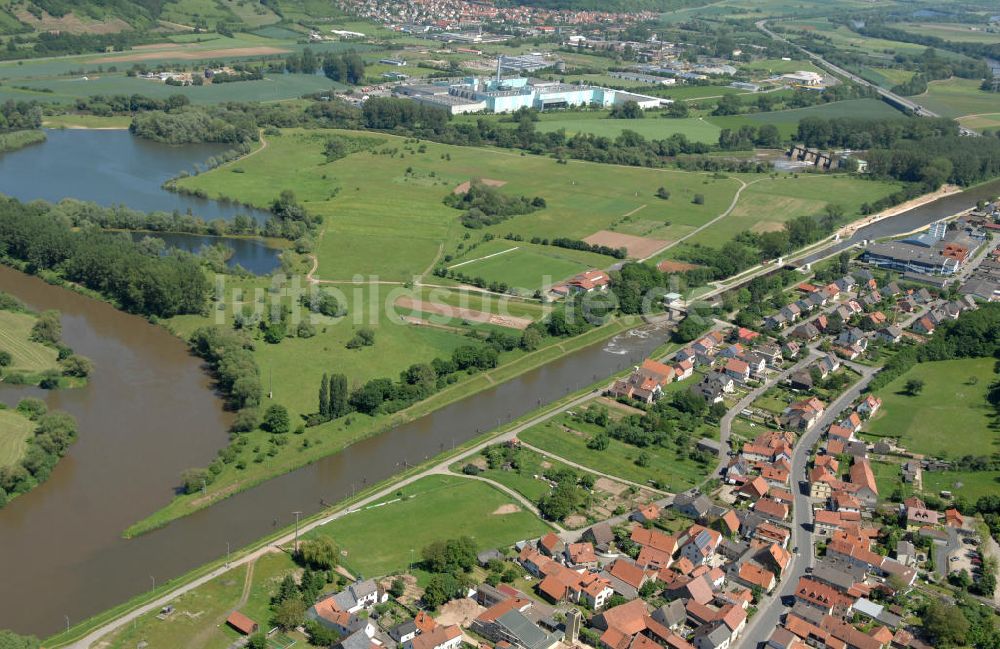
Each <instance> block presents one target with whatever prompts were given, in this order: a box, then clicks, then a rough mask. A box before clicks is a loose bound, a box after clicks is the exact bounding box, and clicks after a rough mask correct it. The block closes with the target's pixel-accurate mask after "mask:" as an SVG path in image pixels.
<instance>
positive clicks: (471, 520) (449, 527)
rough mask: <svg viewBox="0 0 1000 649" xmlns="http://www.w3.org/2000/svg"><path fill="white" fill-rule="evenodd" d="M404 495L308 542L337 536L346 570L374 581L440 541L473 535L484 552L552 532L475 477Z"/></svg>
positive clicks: (441, 480) (445, 480) (425, 484)
mask: <svg viewBox="0 0 1000 649" xmlns="http://www.w3.org/2000/svg"><path fill="white" fill-rule="evenodd" d="M400 494H401V495H399V494H397V495H393V496H391V497H388V498H386V500H385V501H383V502H382V503H378V504H376V505H371V506H369V507H368V508H366V509H364V510H362V511H359V512H356V513H352V514H348V515H346V516H344V517H343V518H340V519H338V520H336V521H334V522H332V523H330V524H328V525H324V526H323V527H321V528H319V529H317V530H314V531H313V532H310V533H309V534H308V535H307V538H309V537H315V536H329V537H331V538H332V539H333V540H334V542H335V543H336V544H337V545H338V546H339V547H340V549H341V552H342V554H343V555H344V556H343V557H342V561H343V563H344V565H345V566H347V567H348V568H349V569H350V570H351V571H353V572H354V573H355V574H360V575H364V576H365V577H374V576H377V575H385V574H391V573H393V572H397V571H400V572H401V571H405V570H406V569H407V566H408V565H409V564H410V561H411V559H412V560H413V561H415V562H419V561H420V560H421V559H420V551H421V550H422V549H423V548H424V547H425V546H427V545H429V544H430V543H432V542H434V541H440V540H446V539H451V538H457V537H459V536H472V537H473V538H474V539H475V542H476V546H477V548H478V549H479V550H488V549H492V548H498V547H503V546H506V545H510V544H511V543H514V542H515V541H519V540H522V539H530V538H534V537H538V536H541V535H543V534H545V533H546V532H547V531H549V527H548V525H546V524H545V523H543V522H542V521H541V519H539V518H538V517H537V516H535V515H534V514H533V513H531V512H529V511H525V510H524V509H522V508H521V506H520V505H516V504H515V503H514V501H513V500H512V499H511V498H510V497H508V496H507V495H505V494H504V493H502V492H500V491H498V490H497V489H495V488H493V487H491V486H490V485H488V484H486V483H483V482H479V481H476V480H472V479H469V478H462V477H458V476H436V475H435V476H429V477H426V478H421V479H420V480H418V481H417V482H415V483H414V484H412V485H410V486H408V487H404V488H402V489H401V490H400ZM511 505H513V507H511Z"/></svg>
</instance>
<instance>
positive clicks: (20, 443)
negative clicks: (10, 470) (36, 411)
mask: <svg viewBox="0 0 1000 649" xmlns="http://www.w3.org/2000/svg"><path fill="white" fill-rule="evenodd" d="M34 430H35V424H34V423H33V422H32V421H31V420H30V419H28V418H27V417H25V416H23V415H22V414H21V413H19V412H17V411H16V410H13V409H6V408H0V467H5V466H10V465H12V464H14V463H16V462H17V461H18V460H20V459H21V458H22V457H24V454H25V452H27V450H28V440H29V439H31V436H32V434H33V433H34Z"/></svg>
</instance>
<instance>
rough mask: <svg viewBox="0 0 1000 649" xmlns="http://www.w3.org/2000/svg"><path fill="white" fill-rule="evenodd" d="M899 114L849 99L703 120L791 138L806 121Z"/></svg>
mask: <svg viewBox="0 0 1000 649" xmlns="http://www.w3.org/2000/svg"><path fill="white" fill-rule="evenodd" d="M901 115H902V114H901V113H900V112H899V111H897V110H896V109H895V108H893V107H892V106H890V105H889V104H887V103H885V102H884V101H880V100H878V99H849V100H847V101H836V102H831V103H829V104H817V105H816V106H809V107H807V108H792V109H789V110H776V111H771V112H768V113H748V114H746V115H728V116H724V117H706V118H705V119H706V120H708V121H709V122H711V123H712V124H715V125H716V126H718V127H719V128H730V129H738V128H739V127H741V126H743V125H745V124H750V125H752V126H761V125H763V124H773V125H774V126H777V127H778V131H779V132H780V133H781V135H782V137H785V138H790V137H794V135H795V133H796V131H797V130H798V126H799V122H800V121H801V120H802V119H804V118H806V117H823V118H826V119H831V118H834V117H869V118H888V117H900V116H901Z"/></svg>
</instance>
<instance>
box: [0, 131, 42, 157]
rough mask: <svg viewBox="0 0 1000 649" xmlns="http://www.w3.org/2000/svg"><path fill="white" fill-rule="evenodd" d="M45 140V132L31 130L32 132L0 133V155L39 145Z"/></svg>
mask: <svg viewBox="0 0 1000 649" xmlns="http://www.w3.org/2000/svg"><path fill="white" fill-rule="evenodd" d="M46 139H48V138H47V136H46V135H45V131H42V130H38V129H36V130H33V131H9V132H7V133H0V153H8V152H10V151H17V150H18V149H23V148H24V147H26V146H29V145H31V144H39V143H41V142H44V141H45V140H46Z"/></svg>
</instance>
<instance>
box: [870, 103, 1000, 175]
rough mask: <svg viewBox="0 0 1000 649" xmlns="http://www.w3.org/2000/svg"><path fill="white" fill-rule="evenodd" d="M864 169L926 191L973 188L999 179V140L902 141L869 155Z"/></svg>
mask: <svg viewBox="0 0 1000 649" xmlns="http://www.w3.org/2000/svg"><path fill="white" fill-rule="evenodd" d="M921 121H923V120H921ZM868 169H869V171H870V172H871V174H872V175H873V176H874V177H877V178H895V179H897V180H903V181H909V182H916V183H920V184H921V185H922V186H923V187H925V188H926V189H928V190H934V189H937V188H938V187H940V186H941V185H942V184H944V183H946V182H947V183H953V184H956V185H963V186H968V185H974V184H976V183H978V182H982V181H983V180H988V179H990V178H994V177H996V176H997V175H1000V137H992V136H990V135H986V136H984V137H961V136H958V135H949V136H943V137H930V138H925V139H922V140H904V141H901V142H897V143H896V145H895V146H893V147H892V148H887V149H872V150H871V151H869V152H868Z"/></svg>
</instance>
